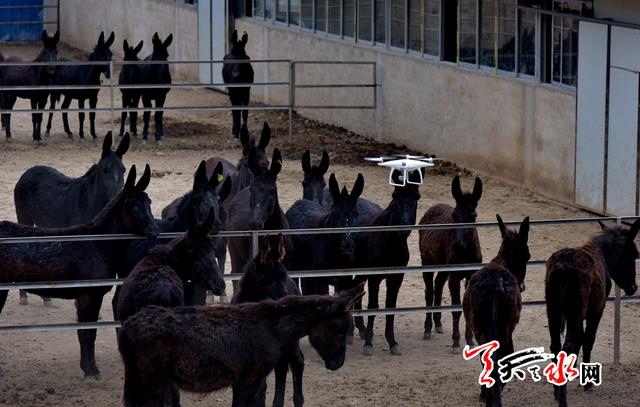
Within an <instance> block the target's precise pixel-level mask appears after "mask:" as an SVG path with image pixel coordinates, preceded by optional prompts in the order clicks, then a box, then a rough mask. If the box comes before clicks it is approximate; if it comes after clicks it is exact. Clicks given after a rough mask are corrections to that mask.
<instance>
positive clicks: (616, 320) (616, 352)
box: [613, 218, 622, 365]
mask: <svg viewBox="0 0 640 407" xmlns="http://www.w3.org/2000/svg"><path fill="white" fill-rule="evenodd" d="M616 225H617V226H618V227H619V226H621V225H622V218H618V219H616ZM613 284H614V286H615V300H614V302H613V364H614V365H619V364H620V298H621V295H620V287H619V286H618V284H616V283H613Z"/></svg>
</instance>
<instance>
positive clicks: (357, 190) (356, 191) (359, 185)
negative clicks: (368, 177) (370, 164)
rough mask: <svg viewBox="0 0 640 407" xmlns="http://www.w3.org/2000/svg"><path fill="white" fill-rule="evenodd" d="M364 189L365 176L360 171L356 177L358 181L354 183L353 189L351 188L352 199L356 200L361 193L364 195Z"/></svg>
mask: <svg viewBox="0 0 640 407" xmlns="http://www.w3.org/2000/svg"><path fill="white" fill-rule="evenodd" d="M363 190H364V177H363V176H362V174H360V173H358V178H357V179H356V183H355V184H353V189H352V190H351V195H350V197H351V199H353V200H354V201H356V200H357V199H358V198H359V197H360V195H362V191H363Z"/></svg>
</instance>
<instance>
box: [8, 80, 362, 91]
mask: <svg viewBox="0 0 640 407" xmlns="http://www.w3.org/2000/svg"><path fill="white" fill-rule="evenodd" d="M213 86H224V87H226V88H246V87H251V86H289V82H254V83H229V84H227V83H167V84H156V85H152V84H148V85H147V84H139V85H121V84H114V85H113V86H111V85H53V86H49V85H43V86H0V91H8V92H10V91H15V92H17V91H38V90H47V91H53V90H100V89H111V88H113V89H166V88H171V89H173V88H177V89H198V88H210V87H213ZM354 86H355V85H354Z"/></svg>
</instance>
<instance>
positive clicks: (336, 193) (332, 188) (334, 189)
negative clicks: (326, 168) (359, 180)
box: [329, 173, 340, 203]
mask: <svg viewBox="0 0 640 407" xmlns="http://www.w3.org/2000/svg"><path fill="white" fill-rule="evenodd" d="M329 192H331V197H332V198H333V202H334V203H336V202H337V201H338V199H339V198H340V186H339V185H338V181H337V180H336V174H334V173H331V175H330V176H329Z"/></svg>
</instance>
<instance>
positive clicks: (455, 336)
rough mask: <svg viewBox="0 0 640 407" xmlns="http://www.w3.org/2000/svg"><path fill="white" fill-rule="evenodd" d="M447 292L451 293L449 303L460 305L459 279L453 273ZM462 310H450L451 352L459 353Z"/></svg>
mask: <svg viewBox="0 0 640 407" xmlns="http://www.w3.org/2000/svg"><path fill="white" fill-rule="evenodd" d="M449 293H450V294H451V305H460V279H459V278H456V276H454V275H450V276H449ZM461 314H462V312H460V311H455V312H452V313H451V315H452V316H453V322H452V332H451V340H452V345H451V352H452V353H454V354H458V353H460V315H461Z"/></svg>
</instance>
